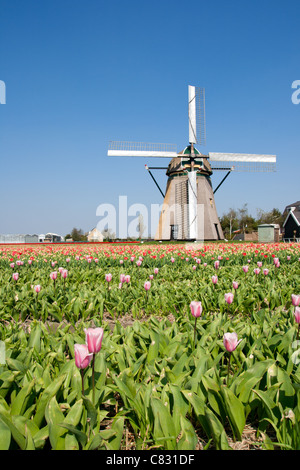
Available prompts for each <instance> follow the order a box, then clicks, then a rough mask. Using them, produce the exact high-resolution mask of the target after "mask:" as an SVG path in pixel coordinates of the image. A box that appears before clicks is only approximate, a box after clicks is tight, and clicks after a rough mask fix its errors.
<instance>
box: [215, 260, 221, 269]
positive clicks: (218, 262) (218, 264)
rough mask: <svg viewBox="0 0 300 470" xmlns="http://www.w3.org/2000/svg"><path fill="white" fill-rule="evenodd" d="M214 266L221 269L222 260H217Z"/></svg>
mask: <svg viewBox="0 0 300 470" xmlns="http://www.w3.org/2000/svg"><path fill="white" fill-rule="evenodd" d="M214 266H215V269H219V266H220V261H219V260H217V261H215V263H214Z"/></svg>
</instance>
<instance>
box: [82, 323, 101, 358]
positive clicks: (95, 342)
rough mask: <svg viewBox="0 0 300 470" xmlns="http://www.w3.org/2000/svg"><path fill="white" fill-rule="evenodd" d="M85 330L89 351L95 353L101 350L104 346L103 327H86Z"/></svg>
mask: <svg viewBox="0 0 300 470" xmlns="http://www.w3.org/2000/svg"><path fill="white" fill-rule="evenodd" d="M84 332H85V342H86V344H87V346H88V350H89V353H93V354H95V353H97V352H99V351H100V349H101V346H102V339H103V333H104V330H103V328H85V329H84Z"/></svg>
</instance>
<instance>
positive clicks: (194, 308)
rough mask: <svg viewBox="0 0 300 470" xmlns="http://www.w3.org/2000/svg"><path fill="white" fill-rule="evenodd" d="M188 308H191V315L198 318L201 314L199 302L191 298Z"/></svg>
mask: <svg viewBox="0 0 300 470" xmlns="http://www.w3.org/2000/svg"><path fill="white" fill-rule="evenodd" d="M190 309H191V314H192V315H193V317H195V318H198V317H200V316H201V313H202V304H201V302H197V301H195V300H193V301H192V302H191V303H190Z"/></svg>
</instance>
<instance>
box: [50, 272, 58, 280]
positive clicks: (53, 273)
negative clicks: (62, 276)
mask: <svg viewBox="0 0 300 470" xmlns="http://www.w3.org/2000/svg"><path fill="white" fill-rule="evenodd" d="M50 278H51V279H52V280H53V281H55V279H57V271H53V272H52V273H50Z"/></svg>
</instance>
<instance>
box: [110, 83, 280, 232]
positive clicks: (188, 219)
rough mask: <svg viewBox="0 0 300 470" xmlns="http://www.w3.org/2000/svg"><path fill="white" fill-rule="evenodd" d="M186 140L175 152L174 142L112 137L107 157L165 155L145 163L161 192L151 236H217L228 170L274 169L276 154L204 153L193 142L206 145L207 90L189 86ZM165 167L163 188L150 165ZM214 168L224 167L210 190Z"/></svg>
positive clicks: (220, 230)
mask: <svg viewBox="0 0 300 470" xmlns="http://www.w3.org/2000/svg"><path fill="white" fill-rule="evenodd" d="M188 120H189V145H188V146H187V147H185V149H183V150H182V151H181V152H177V149H176V145H174V144H155V143H143V142H120V141H110V142H109V148H108V156H113V157H129V156H131V157H148V158H153V157H154V158H168V159H169V160H170V159H171V161H170V162H169V164H168V166H167V167H148V166H147V165H145V167H146V170H147V171H148V172H149V174H150V176H151V178H152V179H153V181H154V183H155V184H156V186H157V187H158V189H159V191H160V193H161V194H162V196H163V197H164V203H163V205H162V211H161V214H160V219H159V224H158V228H157V231H156V235H155V239H158V240H172V239H178V240H199V239H201V240H221V239H223V238H224V236H223V231H222V228H221V225H220V221H219V218H218V214H217V209H216V206H215V199H214V194H215V193H216V191H217V190H218V189H219V188H220V186H221V185H222V184H223V182H224V181H225V179H226V178H227V177H228V176H229V174H230V173H231V172H232V171H275V164H276V156H275V155H257V154H240V153H211V152H209V153H208V155H203V154H202V153H200V152H199V150H198V149H197V148H196V146H195V144H197V145H198V146H199V145H206V123H205V90H204V89H203V88H198V87H194V86H190V85H189V87H188ZM154 169H155V170H158V169H160V170H161V169H165V170H167V171H166V175H167V176H168V180H167V186H166V191H165V193H163V191H162V190H161V188H160V187H159V185H158V183H157V181H156V179H155V178H154V176H153V174H152V172H151V170H154ZM213 171H226V172H227V173H226V175H225V176H224V178H223V179H222V181H221V182H220V184H219V185H218V186H217V187H216V188H215V190H213V187H212V183H211V175H212V174H213Z"/></svg>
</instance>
